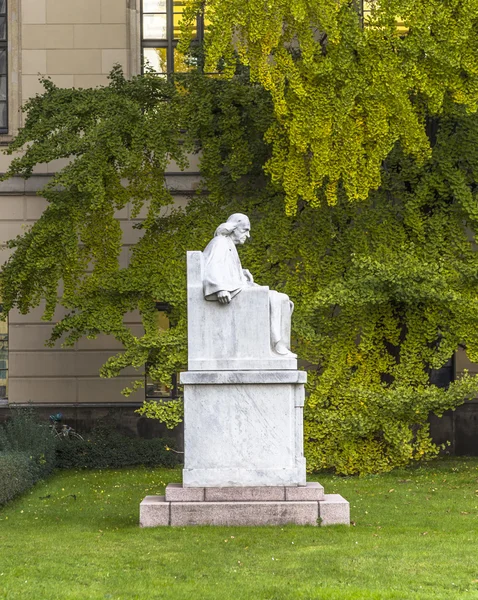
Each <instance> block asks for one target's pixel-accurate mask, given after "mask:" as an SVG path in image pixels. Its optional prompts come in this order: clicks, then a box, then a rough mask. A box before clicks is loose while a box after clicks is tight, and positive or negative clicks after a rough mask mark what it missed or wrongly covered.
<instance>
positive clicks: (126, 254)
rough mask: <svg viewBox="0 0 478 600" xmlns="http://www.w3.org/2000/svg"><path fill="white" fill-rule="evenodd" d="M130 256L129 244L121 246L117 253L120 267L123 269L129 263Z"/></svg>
mask: <svg viewBox="0 0 478 600" xmlns="http://www.w3.org/2000/svg"><path fill="white" fill-rule="evenodd" d="M130 258H131V246H123V248H121V252H120V255H119V259H118V262H119V266H120V268H121V269H125V268H126V267H127V266H128V265H129V261H130Z"/></svg>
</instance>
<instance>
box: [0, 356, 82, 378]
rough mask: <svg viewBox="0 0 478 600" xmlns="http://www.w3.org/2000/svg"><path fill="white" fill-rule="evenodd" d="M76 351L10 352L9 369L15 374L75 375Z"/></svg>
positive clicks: (38, 375) (32, 375) (37, 375)
mask: <svg viewBox="0 0 478 600" xmlns="http://www.w3.org/2000/svg"><path fill="white" fill-rule="evenodd" d="M76 361H77V357H76V353H75V352H67V351H64V350H44V351H42V352H10V353H9V371H10V373H11V374H12V375H13V376H15V375H16V376H21V375H27V376H28V377H73V376H74V375H75V370H76Z"/></svg>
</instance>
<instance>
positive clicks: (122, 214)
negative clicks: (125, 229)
mask: <svg viewBox="0 0 478 600" xmlns="http://www.w3.org/2000/svg"><path fill="white" fill-rule="evenodd" d="M128 217H129V215H128V205H126V206H124V207H123V208H121V209H120V210H117V211H115V219H118V220H119V221H127V220H128Z"/></svg>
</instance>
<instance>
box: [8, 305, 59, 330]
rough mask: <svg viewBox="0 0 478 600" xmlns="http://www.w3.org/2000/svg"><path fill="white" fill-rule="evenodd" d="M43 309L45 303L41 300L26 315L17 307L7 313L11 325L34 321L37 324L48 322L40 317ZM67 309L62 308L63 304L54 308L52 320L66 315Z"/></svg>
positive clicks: (55, 320)
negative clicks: (38, 304)
mask: <svg viewBox="0 0 478 600" xmlns="http://www.w3.org/2000/svg"><path fill="white" fill-rule="evenodd" d="M44 311H45V303H44V302H43V301H42V302H41V303H40V306H37V307H36V308H33V309H32V310H31V311H30V312H29V313H27V314H26V315H22V314H20V312H19V311H18V310H17V309H13V310H11V311H10V313H9V315H8V320H9V322H10V324H11V325H25V324H31V323H36V324H39V325H42V324H45V323H48V322H49V321H44V320H43V319H42V316H43V313H44ZM66 313H67V311H66V310H65V309H64V308H63V306H57V307H56V310H55V314H54V316H53V322H55V323H56V322H57V321H59V320H60V319H62V318H63V317H64V316H65V315H66Z"/></svg>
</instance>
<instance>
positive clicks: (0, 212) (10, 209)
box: [0, 196, 24, 221]
mask: <svg viewBox="0 0 478 600" xmlns="http://www.w3.org/2000/svg"><path fill="white" fill-rule="evenodd" d="M23 210H24V197H23V196H0V221H21V220H23Z"/></svg>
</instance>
